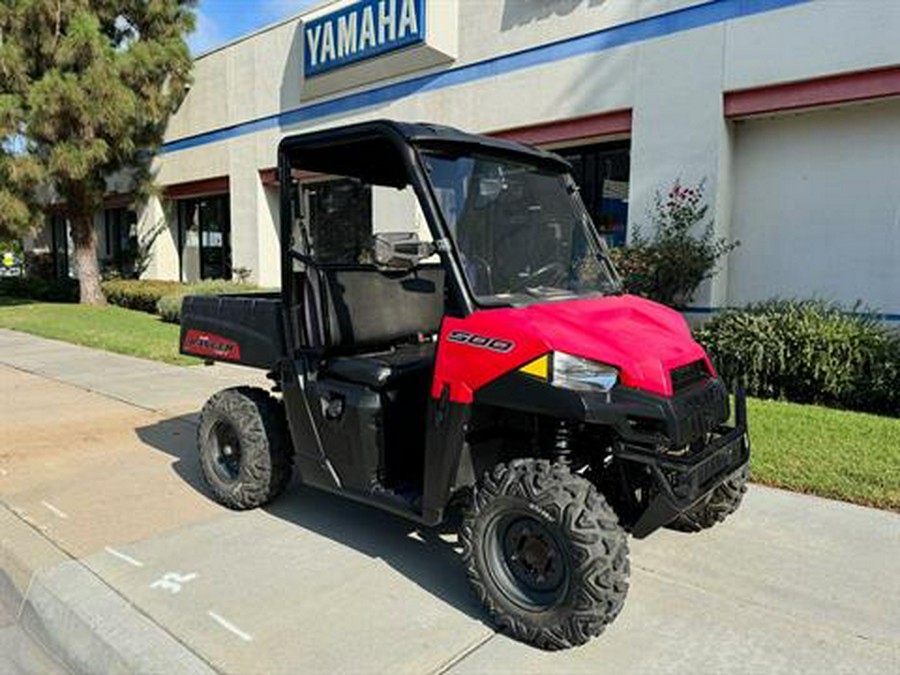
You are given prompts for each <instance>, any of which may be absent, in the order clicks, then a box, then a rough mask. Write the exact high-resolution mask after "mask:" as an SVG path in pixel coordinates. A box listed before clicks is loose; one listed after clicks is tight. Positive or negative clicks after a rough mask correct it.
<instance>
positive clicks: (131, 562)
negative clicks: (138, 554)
mask: <svg viewBox="0 0 900 675" xmlns="http://www.w3.org/2000/svg"><path fill="white" fill-rule="evenodd" d="M103 550H105V551H106V552H107V553H109V554H110V555H112V556H115V557H116V558H118V559H119V560H124V561H125V562H127V563H128V564H129V565H134V566H135V567H143V566H144V563H142V562H141V561H140V560H137V559H136V558H132V557H131V556H130V555H125V554H124V553H122V552H121V551H117V550H116V549H114V548H112V547H111V546H106V547H104V549H103Z"/></svg>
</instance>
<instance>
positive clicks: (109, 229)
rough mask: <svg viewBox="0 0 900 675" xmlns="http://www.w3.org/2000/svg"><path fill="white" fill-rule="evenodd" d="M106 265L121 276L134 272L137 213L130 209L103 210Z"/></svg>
mask: <svg viewBox="0 0 900 675" xmlns="http://www.w3.org/2000/svg"><path fill="white" fill-rule="evenodd" d="M103 224H104V235H105V239H106V247H105V249H106V250H105V254H106V255H105V258H106V262H107V265H108V266H109V267H110V268H111V269H112V270H114V271H115V272H117V273H118V274H120V275H121V276H123V277H129V276H131V275H132V274H133V273H134V266H135V261H136V258H137V255H138V241H137V213H135V212H134V211H132V210H131V209H126V208H117V209H106V210H105V211H104V212H103Z"/></svg>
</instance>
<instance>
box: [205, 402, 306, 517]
mask: <svg viewBox="0 0 900 675" xmlns="http://www.w3.org/2000/svg"><path fill="white" fill-rule="evenodd" d="M197 445H198V447H199V449H200V466H201V469H202V471H203V477H204V479H205V480H206V483H207V485H209V488H210V490H211V491H212V493H213V496H214V497H215V499H216V501H218V502H219V503H221V504H224V505H225V506H227V507H228V508H231V509H237V510H245V509H252V508H256V507H258V506H262V505H263V504H266V503H268V502H270V501H272V500H273V499H274V498H275V497H277V496H278V495H279V494H281V493H282V492H283V491H284V489H285V487H286V486H287V484H288V482H289V481H290V478H291V465H292V460H293V455H292V452H291V447H290V442H289V439H288V434H287V423H286V421H285V416H284V407H283V405H282V404H281V403H280V402H279V401H277V400H276V399H274V398H272V396H270V395H269V394H268V393H267V392H265V391H263V390H261V389H254V388H251V387H237V388H234V389H225V390H224V391H220V392H219V393H217V394H215V395H214V396H212V397H211V398H210V399H209V401H207V402H206V405H205V406H203V412H202V413H201V415H200V427H199V429H198V431H197Z"/></svg>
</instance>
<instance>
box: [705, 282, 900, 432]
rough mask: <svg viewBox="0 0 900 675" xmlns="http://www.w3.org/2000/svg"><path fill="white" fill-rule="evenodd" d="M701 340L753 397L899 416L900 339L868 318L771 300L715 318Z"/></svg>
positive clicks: (728, 374)
mask: <svg viewBox="0 0 900 675" xmlns="http://www.w3.org/2000/svg"><path fill="white" fill-rule="evenodd" d="M854 309H858V307H857V308H854ZM696 338H697V340H698V341H699V342H700V343H701V344H703V345H704V346H705V347H706V348H707V350H709V353H710V356H711V357H712V358H713V360H714V361H715V363H716V365H717V367H718V369H719V372H720V373H721V375H722V376H723V377H724V378H725V379H726V381H732V380H740V381H742V382H743V383H744V385H745V386H746V388H747V392H748V393H749V394H751V395H753V396H759V397H763V398H779V399H786V400H789V401H795V402H798V403H820V404H825V405H831V406H837V407H842V408H849V409H853V410H861V411H867V412H875V413H884V414H891V415H894V416H900V336H898V335H897V334H895V333H893V332H891V331H890V330H889V329H887V328H885V327H884V326H883V325H882V324H880V323H879V322H878V321H877V319H876V318H873V317H872V316H871V315H868V314H859V313H848V312H846V311H844V310H842V309H841V308H840V307H839V306H837V305H830V304H828V303H825V302H820V301H814V300H808V301H791V300H770V301H768V302H763V303H760V304H756V305H750V306H749V307H747V308H745V309H734V310H727V311H725V312H723V313H721V314H719V315H717V316H716V317H714V318H713V319H711V320H710V321H709V322H707V323H706V324H705V325H704V326H703V327H702V328H701V329H700V330H698V331H696Z"/></svg>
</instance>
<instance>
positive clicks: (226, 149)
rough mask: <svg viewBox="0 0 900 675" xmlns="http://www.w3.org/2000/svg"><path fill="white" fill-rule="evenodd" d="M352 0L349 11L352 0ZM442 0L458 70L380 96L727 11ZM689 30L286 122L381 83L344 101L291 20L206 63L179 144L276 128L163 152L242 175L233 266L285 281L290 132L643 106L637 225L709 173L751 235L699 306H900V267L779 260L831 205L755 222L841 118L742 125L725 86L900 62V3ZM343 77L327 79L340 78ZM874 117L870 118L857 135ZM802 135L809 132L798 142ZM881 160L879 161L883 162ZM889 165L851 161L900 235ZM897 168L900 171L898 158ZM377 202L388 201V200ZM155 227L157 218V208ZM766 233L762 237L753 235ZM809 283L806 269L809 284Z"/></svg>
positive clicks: (723, 206)
mask: <svg viewBox="0 0 900 675" xmlns="http://www.w3.org/2000/svg"><path fill="white" fill-rule="evenodd" d="M342 1H343V2H344V4H345V3H346V1H347V0H342ZM431 2H432V3H435V2H437V3H443V4H441V9H442V11H444V12H446V11H447V7H448V6H450V4H452V5H453V6H454V7H458V19H459V20H458V28H457V27H456V26H455V25H454V26H450V24H451V23H452V22H449V21H445V22H444V24H446V26H444V27H442V26H441V25H437V26H432V25H429V30H430V31H435V30H436V31H447V32H446V34H445V33H441V36H440V41H441V48H442V49H444V50H445V51H446V52H447V53H450V52H454V56H455V60H454V61H453V62H452V64H448V65H439V66H434V65H429V66H428V67H426V68H424V69H423V70H419V71H417V72H413V73H409V72H405V73H403V74H395V75H393V76H391V74H390V73H389V72H382V71H380V70H378V68H375V69H374V70H373V72H377V79H376V80H373V81H372V82H371V84H370V85H367V86H368V88H369V89H372V88H381V87H384V86H387V85H390V84H393V83H397V82H402V81H404V80H407V79H409V78H410V77H420V76H423V75H428V74H434V75H435V76H439V75H440V74H441V73H445V72H447V70H448V68H450V69H451V70H452V69H459V68H461V67H463V66H466V65H471V64H476V63H478V62H483V61H484V60H485V59H491V58H494V57H497V56H500V55H503V54H511V53H514V52H517V51H519V50H522V49H529V48H534V47H541V46H543V45H547V44H549V43H552V42H554V41H558V40H568V39H572V38H575V37H577V36H579V35H584V34H586V33H590V32H592V31H597V30H600V29H605V28H610V27H614V26H619V25H622V24H623V23H627V22H630V21H635V20H637V19H641V18H645V17H653V16H656V15H658V14H662V13H666V12H672V11H675V10H678V9H680V8H683V7H692V6H699V5H707V4H710V5H713V4H716V3H714V2H713V3H707V2H702V1H696V0H695V1H690V0H555V1H551V0H515V1H514V0H504V1H502V2H501V1H500V0H497V1H493V0H454V1H453V2H452V3H450V2H448V1H447V0H431ZM338 4H341V3H340V2H339V3H336V4H334V3H333V4H331V5H328V6H327V7H325V8H323V9H320V10H315V12H318V13H321V12H322V11H325V12H327V11H331V9H333V8H334V7H336V6H338ZM745 6H752V3H745ZM432 15H436V14H435V13H434V12H432ZM676 19H677V17H676ZM437 23H438V24H440V22H437ZM672 26H673V30H674V32H672V33H671V34H669V35H667V36H665V37H656V38H648V39H639V40H637V41H630V42H628V44H621V45H619V46H614V47H609V48H605V49H602V50H598V51H590V52H580V53H578V54H575V55H570V56H568V57H567V58H564V59H562V60H556V61H553V62H551V63H543V64H541V65H532V66H529V67H524V68H521V69H518V70H512V71H508V72H507V71H502V70H501V71H498V72H496V73H494V74H491V72H490V71H489V70H488V71H486V72H485V73H484V76H483V77H480V78H479V79H474V80H471V81H467V82H465V83H463V84H457V85H454V86H448V87H426V88H423V89H420V90H418V91H416V92H415V93H413V94H410V95H407V96H405V97H402V98H397V99H392V100H389V101H387V102H382V103H378V104H375V105H370V106H368V107H363V108H355V109H352V110H350V111H347V112H344V113H341V114H337V115H334V116H331V117H315V118H313V119H310V120H308V121H305V122H297V123H293V124H283V123H279V122H277V121H275V120H273V119H272V118H271V116H273V115H276V114H278V113H279V112H285V111H290V110H296V109H297V108H299V107H301V106H310V105H313V104H319V103H321V102H323V101H329V100H335V99H340V98H342V97H345V96H348V95H350V94H353V93H356V92H360V91H364V90H365V89H366V87H355V88H353V87H350V88H344V89H340V87H339V88H338V89H339V90H335V92H334V93H331V94H322V92H323V91H329V88H328V87H324V88H323V87H309V86H307V87H304V83H303V76H302V38H301V36H302V31H301V30H300V25H299V21H298V20H291V21H287V22H285V23H283V24H281V25H279V26H276V27H273V28H272V29H270V30H266V31H264V32H261V33H259V34H257V35H254V36H251V37H249V38H247V39H245V40H242V41H239V42H237V43H235V44H233V45H231V46H228V47H225V48H223V49H221V50H218V51H215V52H213V53H211V54H209V55H207V56H204V57H203V58H200V59H199V60H198V61H197V66H196V71H195V84H194V87H193V89H192V90H191V92H190V94H189V95H188V97H187V99H186V100H185V102H184V104H183V105H182V107H181V109H180V110H179V112H178V114H177V115H176V116H175V117H174V119H173V120H172V123H171V125H170V127H169V130H168V133H167V139H168V140H169V141H173V140H177V139H183V138H186V137H190V136H194V135H197V134H204V133H208V132H211V131H216V130H219V129H226V128H230V127H232V126H234V125H240V124H243V123H247V122H251V121H253V120H262V122H261V123H259V124H258V125H256V126H254V127H253V129H252V132H251V133H246V134H241V135H238V136H235V137H232V138H229V139H226V140H214V141H211V142H208V143H205V144H203V145H201V146H199V147H195V148H191V149H185V150H179V151H177V152H172V153H169V154H165V155H163V156H162V157H161V158H160V159H159V161H158V168H159V169H160V171H159V182H160V183H161V184H163V185H172V184H177V183H184V182H189V181H196V180H203V179H206V178H212V177H218V176H225V175H228V176H229V177H230V182H231V213H232V243H233V251H234V254H233V264H234V265H235V266H238V267H240V266H243V267H248V268H250V269H251V270H252V271H253V279H254V280H255V281H257V282H259V283H262V284H264V285H274V284H277V282H278V279H279V275H278V246H277V241H278V234H277V233H278V207H277V198H276V195H275V192H274V191H273V190H272V189H270V188H265V187H263V186H262V185H261V182H260V178H259V171H260V170H261V169H268V168H272V167H273V166H274V165H275V161H276V149H277V144H278V142H279V140H280V139H281V138H282V137H283V136H285V135H287V134H290V133H297V132H300V131H308V130H312V129H315V128H321V127H326V126H334V125H338V124H346V123H352V122H356V121H361V120H364V119H373V118H378V117H389V118H394V119H400V120H425V121H433V122H437V123H442V124H450V125H453V126H458V127H461V128H463V129H467V130H471V131H478V132H492V131H497V130H502V129H509V128H515V127H522V126H527V125H533V124H538V123H545V122H550V121H556V120H566V119H571V118H577V117H582V116H586V115H593V114H598V113H604V112H611V111H617V110H623V109H631V110H632V111H633V128H632V134H631V140H632V166H631V196H630V209H629V218H630V223H629V231H630V232H633V231H634V227H635V226H636V225H639V224H641V225H643V226H645V227H647V226H648V225H649V223H648V214H647V209H648V206H649V205H650V204H652V198H653V193H654V191H655V190H657V189H659V190H664V189H666V188H667V187H668V186H670V185H671V183H672V181H673V180H674V179H676V178H681V179H682V180H683V181H685V182H696V181H698V180H699V179H701V178H706V180H707V188H708V197H709V199H710V202H711V206H712V212H713V214H714V216H715V219H716V223H717V231H718V233H719V234H720V235H721V236H731V237H733V238H738V239H741V240H742V242H743V245H742V246H741V248H740V249H739V250H738V251H737V252H736V253H735V254H734V256H733V259H732V263H731V269H728V267H726V268H725V269H723V271H722V273H721V274H720V275H719V276H718V277H717V278H716V280H715V282H714V283H713V284H711V285H710V286H709V287H708V288H704V289H702V291H701V293H700V294H698V297H697V298H695V304H697V305H701V306H723V305H728V304H739V303H741V302H744V301H745V300H746V299H748V298H749V299H759V298H760V297H762V295H765V293H768V292H770V291H771V290H773V289H779V290H780V292H783V289H791V290H792V292H793V293H794V294H797V295H802V294H810V293H813V292H816V291H817V290H818V291H820V292H821V293H825V292H827V293H832V294H834V295H835V296H836V297H841V298H848V299H855V298H856V297H860V293H861V292H864V293H865V295H866V296H871V297H865V299H866V300H868V301H869V302H871V303H873V304H878V305H880V306H883V307H884V308H885V309H889V310H892V311H894V312H897V311H900V305H898V304H897V303H898V302H900V301H897V300H891V299H890V298H887V297H885V294H889V292H888V291H885V290H884V289H883V288H882V289H881V290H878V292H877V293H876V289H875V285H876V284H878V283H881V282H884V281H886V280H887V281H891V280H893V283H894V286H893V288H896V287H897V285H896V281H897V279H896V277H892V278H891V279H887V277H886V276H885V275H888V276H889V273H886V272H883V271H881V272H877V273H876V272H873V271H871V270H870V271H869V272H867V274H868V276H866V277H865V278H866V279H868V281H865V282H864V283H862V282H861V283H860V284H855V282H852V281H849V280H848V278H845V277H842V278H841V279H835V277H833V276H827V275H824V274H819V273H814V274H813V273H811V274H810V275H804V274H803V269H802V267H800V268H798V267H795V268H793V269H789V268H788V267H789V266H787V265H786V264H784V262H783V261H780V259H779V258H778V257H777V255H776V256H775V257H771V256H773V255H774V253H773V249H777V250H778V251H783V250H785V249H787V248H790V247H792V246H797V245H800V242H807V243H806V244H805V245H809V243H808V242H809V241H810V240H812V239H814V238H815V237H814V235H815V234H817V233H818V232H819V229H820V228H821V227H823V226H824V225H823V224H822V221H820V220H816V218H817V217H818V215H819V214H820V211H821V212H823V213H824V212H825V211H828V209H825V208H824V207H821V206H817V205H813V204H810V205H809V206H808V210H807V211H803V210H802V209H801V207H800V206H798V205H791V204H790V203H789V200H788V198H787V197H785V200H784V201H782V202H779V201H777V200H772V199H771V198H769V199H768V201H767V205H766V208H767V209H768V212H767V213H768V218H769V219H770V220H771V219H777V220H785V219H786V217H787V216H786V215H784V214H791V218H790V220H791V221H792V222H793V225H792V227H791V229H790V230H789V231H788V230H780V229H778V230H776V229H773V226H772V225H770V224H765V225H762V226H760V225H757V224H756V223H757V222H758V221H757V219H756V218H751V217H750V216H749V215H748V212H747V208H748V206H747V205H748V203H750V202H749V200H751V199H755V198H756V197H757V196H758V194H759V193H760V192H761V191H762V192H764V190H765V184H766V182H767V181H768V182H770V183H775V182H781V181H784V182H785V183H786V184H794V183H798V179H797V176H796V175H794V174H792V173H791V172H792V171H794V170H795V169H796V168H797V163H798V162H803V161H810V162H811V161H813V159H814V158H816V159H822V160H827V159H828V156H830V155H828V153H831V152H837V149H836V146H835V144H834V143H828V144H826V146H825V147H822V148H820V147H819V145H820V144H821V143H823V142H825V141H826V140H827V139H826V136H827V134H824V133H821V129H824V128H826V127H827V126H828V125H825V124H823V123H820V122H818V121H815V123H809V124H807V123H806V122H798V123H797V124H796V125H791V124H790V123H789V122H788V121H786V120H779V121H778V122H772V123H771V124H770V123H767V122H759V121H756V122H746V123H741V124H740V125H739V126H738V127H737V128H736V129H733V128H732V124H731V123H729V122H727V121H726V120H725V119H724V112H723V95H724V93H725V92H729V91H735V90H740V89H744V88H750V87H759V86H765V85H772V84H777V83H783V82H791V81H799V80H805V79H810V78H815V77H820V76H823V75H828V74H834V73H844V72H852V71H860V70H865V69H871V68H878V67H882V66H886V65H898V64H900V42H898V41H897V39H896V36H897V35H900V2H893V1H891V0H869V1H866V2H863V0H859V1H856V0H854V1H852V2H851V1H850V0H813V1H812V2H807V3H802V4H796V5H792V6H788V7H785V8H781V9H774V10H771V11H764V12H761V13H759V14H756V15H751V16H746V17H742V18H738V19H734V20H727V21H720V22H718V23H713V24H712V25H709V26H706V27H701V28H694V29H691V30H681V29H679V28H678V22H677V20H675V21H674V23H673V24H672ZM451 37H452V40H455V41H456V43H455V44H456V48H455V49H453V47H452V45H450V46H448V45H449V41H452V40H451ZM395 56H396V55H395ZM429 63H430V62H429ZM382 70H384V69H382ZM341 72H342V71H338V72H337V73H336V74H333V75H328V77H329V78H336V80H335V81H339V80H340V78H341V77H342V75H341ZM357 72H358V71H357ZM348 82H349V80H348ZM332 84H334V82H332ZM329 86H331V85H329ZM844 112H845V113H846V115H847V116H848V117H847V119H848V120H849V121H848V122H847V123H846V124H845V125H844V126H843V127H842V131H841V133H842V134H843V135H844V137H859V138H864V139H867V140H864V141H863V142H864V143H870V142H871V140H870V139H871V138H872V137H873V135H876V136H877V135H878V134H888V128H887V127H888V126H889V124H888V122H887V121H886V119H887V117H889V115H887V114H886V113H884V114H882V113H879V114H877V115H875V118H877V121H876V120H869V119H868V118H865V116H862V113H860V112H859V111H858V110H857V109H855V108H851V109H848V110H847V111H844ZM844 112H842V114H844ZM820 114H822V113H813V114H811V115H812V116H811V117H802V118H797V119H803V120H813V119H814V120H818V117H815V116H817V115H820ZM873 114H874V113H873ZM266 118H269V121H268V122H266V121H265V120H266ZM870 122H871V123H872V124H874V128H872V129H869V128H868V126H867V125H869V124H870ZM857 124H859V125H863V126H864V127H865V128H857V127H856V125H857ZM808 127H809V128H808ZM816 130H819V131H816ZM788 136H790V137H791V138H795V139H796V140H794V141H793V142H789V141H790V139H789V138H788ZM776 138H777V139H780V142H782V143H783V144H784V145H787V146H790V147H792V148H794V152H795V153H800V155H799V156H795V155H792V156H791V157H783V156H784V155H785V154H786V153H785V152H784V151H780V152H779V143H778V142H775V141H774V140H773V139H776ZM839 143H844V144H845V145H841V146H840V147H841V149H842V151H844V152H846V151H849V144H851V143H850V141H849V140H842V141H839ZM883 147H888V146H886V145H883ZM891 147H893V146H891ZM770 152H771V153H776V154H775V155H773V156H775V157H777V158H779V159H778V161H771V160H770V159H768V158H767V157H768V153H770ZM865 152H868V151H865ZM865 152H863V155H864V156H865V157H868V155H866V154H865ZM872 152H873V153H874V150H873V151H872ZM823 153H824V154H823ZM887 155H888V153H887V151H886V150H883V161H884V162H887V163H889V161H890V160H889V158H888V156H887ZM847 157H848V159H849V156H847ZM876 163H877V162H875V159H874V157H873V158H871V159H865V160H864V161H863V160H861V164H860V165H859V167H858V168H857V169H854V170H852V171H851V170H850V169H845V170H844V171H845V173H846V174H849V173H852V174H853V177H852V180H854V181H855V182H856V183H862V184H864V186H865V187H860V188H859V189H860V190H861V191H862V192H861V193H860V197H861V198H862V197H863V196H868V198H870V199H873V200H875V199H877V200H880V202H879V203H878V204H873V205H872V206H866V207H859V208H860V209H862V211H863V212H864V213H865V214H866V215H867V220H866V222H867V223H871V224H867V225H865V226H864V227H870V228H872V231H874V232H877V233H879V235H878V236H885V237H886V236H888V235H890V234H891V233H893V235H894V236H895V237H896V231H894V230H891V228H892V227H896V215H895V214H894V215H891V214H890V213H889V211H890V208H893V207H889V206H888V205H887V202H885V200H888V202H890V196H889V195H888V192H889V190H888V188H887V187H885V186H884V185H883V184H882V183H881V182H879V181H880V179H878V177H877V176H869V174H868V172H869V171H874V170H876V168H877V169H878V170H879V171H880V170H882V169H883V168H884V167H876V166H875V165H876ZM763 166H765V167H766V169H765V171H763V168H762V167H763ZM828 167H831V165H826V167H825V168H823V169H822V170H823V171H824V170H826V168H827V169H828V170H829V171H832V170H833V171H834V173H828V174H827V175H821V176H817V177H816V180H818V181H819V186H818V187H815V186H812V185H811V184H810V183H802V184H801V183H798V185H797V189H800V190H801V197H802V199H801V201H803V200H806V201H807V202H809V201H810V195H812V194H814V193H815V192H816V190H818V189H820V188H824V186H830V185H833V184H835V183H837V182H840V179H839V172H838V171H837V169H835V168H834V167H831V168H828ZM893 170H894V172H895V174H896V168H894V169H893ZM763 174H764V175H763ZM879 175H880V174H879ZM879 186H880V187H879ZM890 203H891V204H893V202H890ZM376 208H380V207H379V206H378V200H376ZM803 208H807V207H803ZM154 209H159V205H158V204H156V203H153V204H151V207H150V210H151V211H153V210H154ZM838 212H840V208H838ZM803 213H808V214H809V217H808V218H807V217H804V216H803ZM754 215H755V214H754ZM142 222H149V220H148V219H144V218H142ZM757 227H761V228H763V229H762V230H761V231H760V230H756V229H754V228H757ZM829 227H830V226H829ZM784 237H786V238H784ZM894 241H896V238H895V240H894ZM176 243H177V229H175V228H174V225H172V226H171V231H170V232H169V236H164V237H161V238H160V239H159V240H158V248H159V251H160V252H159V253H158V254H157V256H156V258H155V259H154V262H153V265H152V267H151V271H150V272H149V275H152V276H162V277H170V278H177V272H178V265H177V250H175V248H174V247H175V245H176ZM822 245H823V246H824V245H825V244H824V243H823V244H822ZM854 245H855V244H854ZM860 246H863V244H860ZM863 248H864V250H862V249H861V250H860V252H859V254H860V255H863V257H865V256H866V255H869V256H870V257H869V258H868V265H867V266H868V267H871V268H874V267H885V266H886V267H888V268H898V267H900V253H897V252H896V251H895V252H894V253H893V254H891V253H889V252H888V251H890V250H891V249H890V248H889V247H887V246H885V247H881V250H880V251H878V252H873V253H871V254H868V253H865V251H871V248H865V246H863ZM757 255H763V256H764V259H765V260H774V261H775V262H776V264H775V265H774V266H773V267H771V268H767V267H766V265H767V264H768V263H764V262H760V260H759V259H758V258H754V256H757ZM891 255H894V257H893V258H890V256H891ZM173 256H174V263H173ZM765 256H768V257H765ZM779 261H780V262H779ZM801 277H803V279H805V281H804V282H803V283H800V281H801ZM822 284H824V285H822ZM857 286H858V288H857ZM884 288H889V287H884ZM860 289H861V290H860ZM879 293H880V295H879Z"/></svg>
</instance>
